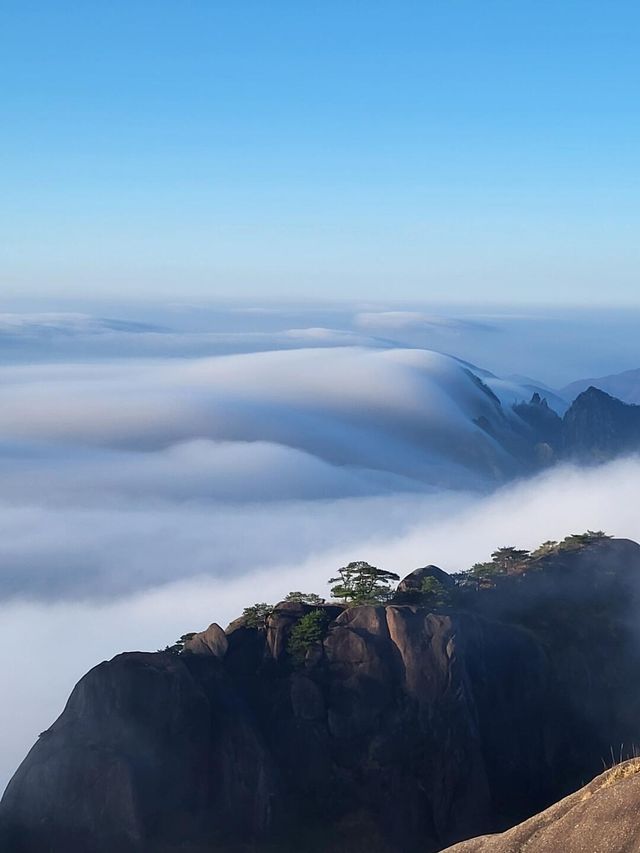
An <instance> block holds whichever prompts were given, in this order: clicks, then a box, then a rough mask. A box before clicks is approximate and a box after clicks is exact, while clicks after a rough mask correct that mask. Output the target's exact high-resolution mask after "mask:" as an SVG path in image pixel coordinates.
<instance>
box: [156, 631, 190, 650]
mask: <svg viewBox="0 0 640 853" xmlns="http://www.w3.org/2000/svg"><path fill="white" fill-rule="evenodd" d="M195 635H196V632H195V631H191V633H190V634H183V635H182V636H181V637H180V638H179V639H178V640H176V641H175V643H174V644H173V645H172V646H165V648H164V649H162V651H163V652H171V654H172V655H181V654H182V652H183V651H184V647H185V645H186V644H187V643H188V642H189V640H190V639H191V638H192V637H195Z"/></svg>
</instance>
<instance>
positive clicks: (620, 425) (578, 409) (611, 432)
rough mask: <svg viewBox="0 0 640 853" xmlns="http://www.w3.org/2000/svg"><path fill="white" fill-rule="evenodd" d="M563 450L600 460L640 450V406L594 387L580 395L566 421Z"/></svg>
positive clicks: (588, 458) (570, 409) (565, 418)
mask: <svg viewBox="0 0 640 853" xmlns="http://www.w3.org/2000/svg"><path fill="white" fill-rule="evenodd" d="M562 437H563V450H564V453H565V454H567V455H570V456H575V457H578V458H581V459H585V460H593V461H600V460H604V459H609V458H611V457H612V456H616V455H619V454H621V453H624V452H629V451H632V450H637V449H638V448H640V406H635V405H631V404H629V403H623V402H622V401H621V400H618V399H617V398H616V397H612V396H611V395H609V394H607V393H606V392H605V391H601V390H600V389H599V388H595V387H594V386H593V385H592V386H590V387H589V388H587V390H586V391H583V392H582V393H581V394H579V395H578V396H577V397H576V399H575V400H574V401H573V403H572V404H571V406H570V408H569V409H568V410H567V412H566V414H565V416H564V419H563V429H562Z"/></svg>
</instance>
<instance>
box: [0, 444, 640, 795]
mask: <svg viewBox="0 0 640 853" xmlns="http://www.w3.org/2000/svg"><path fill="white" fill-rule="evenodd" d="M639 478H640V460H639V459H637V458H632V459H627V460H620V461H617V462H613V463H610V464H608V465H606V466H602V467H599V468H593V469H589V470H580V469H577V468H572V467H566V468H562V469H556V470H554V471H551V472H549V473H547V474H545V475H544V476H540V477H537V478H535V479H533V480H529V481H525V482H521V483H518V484H514V485H511V486H509V487H505V488H503V489H500V490H499V491H497V492H496V493H494V494H492V495H485V496H482V497H479V496H478V495H477V494H464V493H462V494H460V493H458V494H453V493H444V494H438V495H424V494H415V493H414V494H405V495H403V496H398V495H392V494H387V495H384V496H379V497H375V498H371V497H359V498H350V499H345V500H342V501H328V502H326V503H324V504H323V503H312V504H303V503H301V502H298V503H295V504H293V506H290V507H286V506H284V505H281V504H280V505H278V507H277V511H276V512H275V513H274V512H273V510H274V507H271V509H270V508H268V507H267V508H266V509H265V507H264V506H261V507H257V508H251V507H248V506H247V505H244V504H243V505H239V506H237V507H235V508H231V509H227V511H226V515H224V517H223V518H221V519H219V524H220V526H219V528H216V534H217V535H218V534H219V533H220V531H221V530H222V529H223V528H225V527H228V528H229V537H228V539H227V540H226V546H221V547H220V549H219V550H216V549H215V547H213V548H212V542H213V539H211V540H209V539H208V537H207V535H206V532H205V531H206V526H207V523H215V519H214V517H213V515H212V514H209V515H208V516H207V514H206V513H203V514H202V515H201V516H200V517H198V521H197V527H198V530H199V536H200V540H199V547H195V548H194V545H196V546H197V545H198V542H197V541H196V539H195V537H194V534H193V531H191V532H190V533H186V534H183V539H180V535H179V531H178V528H179V527H180V526H181V523H182V522H183V521H184V519H180V520H179V521H178V522H176V526H175V527H172V525H171V523H170V520H169V518H167V519H166V523H167V526H166V528H165V531H164V538H162V539H161V540H160V542H159V543H158V547H157V549H156V550H155V551H152V552H151V553H149V555H148V557H149V560H150V561H153V560H154V559H160V558H161V556H160V555H161V553H162V551H163V550H164V549H166V548H169V550H170V553H172V554H175V556H176V557H177V556H178V555H180V554H181V560H182V563H181V564H182V565H183V566H184V567H185V572H184V576H183V575H182V573H178V575H177V577H175V578H174V581H173V582H172V583H170V584H168V585H166V586H156V587H155V588H146V589H144V591H142V590H141V591H138V592H137V593H135V594H131V595H129V596H127V597H119V598H117V599H110V600H105V601H102V602H97V601H95V599H93V598H88V599H87V600H84V601H82V600H75V601H69V600H61V601H58V602H57V603H50V602H44V601H24V600H21V601H20V600H14V601H12V602H5V603H4V604H3V605H0V658H2V659H1V660H0V665H1V666H2V670H3V672H4V679H3V688H4V697H5V701H4V702H3V703H2V705H1V706H0V787H1V786H2V784H3V783H4V782H6V781H8V779H9V776H10V775H11V773H12V772H13V770H14V769H15V767H16V766H17V764H18V763H19V761H20V760H21V759H22V758H23V757H24V755H25V753H26V751H27V749H28V748H29V746H30V745H31V744H32V743H33V741H34V739H35V738H36V737H37V734H38V733H39V732H40V731H41V730H43V729H44V728H46V727H47V726H48V725H49V724H50V723H51V722H52V720H53V719H54V718H55V717H56V716H57V714H59V713H60V711H61V710H62V706H63V703H64V701H65V699H66V696H67V695H68V693H69V691H70V690H71V688H72V686H73V684H74V683H75V681H76V680H77V679H78V678H79V677H80V676H81V675H82V674H83V673H84V672H85V671H86V670H87V669H88V668H89V667H91V666H93V665H94V664H96V663H97V662H98V661H99V660H101V659H104V658H107V657H111V656H112V655H114V654H116V653H117V652H119V651H122V650H125V649H147V650H155V649H157V648H159V647H163V646H164V645H166V644H168V643H170V642H172V641H173V640H174V639H175V638H176V637H177V636H179V635H180V634H182V633H184V632H185V631H188V630H199V629H202V628H204V627H206V626H207V625H208V624H209V623H210V622H211V621H214V620H215V621H218V622H220V623H222V624H225V623H227V622H228V621H230V620H231V619H232V618H234V617H235V616H236V615H238V613H240V612H241V610H242V608H243V607H244V606H245V605H247V604H249V603H252V602H254V601H255V600H257V599H259V600H266V601H276V600H278V599H279V598H281V597H283V596H284V595H285V594H286V593H287V592H288V591H289V590H291V589H306V590H309V591H311V590H315V591H317V592H320V593H326V591H327V585H326V580H327V578H328V577H330V576H332V575H333V574H334V570H335V568H337V567H338V566H340V565H343V564H344V563H345V562H347V561H349V560H351V559H367V560H369V561H371V562H373V563H375V564H377V565H379V566H381V567H383V568H386V569H390V570H392V571H396V572H398V573H400V574H404V573H406V572H408V571H410V570H411V569H413V568H415V567H416V566H418V565H424V564H426V563H430V562H433V563H436V564H439V565H441V566H443V567H444V568H445V569H447V570H449V571H453V570H457V569H461V568H467V567H468V566H470V565H471V564H472V563H473V562H475V561H476V560H478V559H483V558H486V557H488V555H489V554H490V552H491V551H492V550H493V549H494V548H495V547H496V546H498V545H506V544H517V545H520V546H523V547H528V548H531V547H534V546H535V545H537V544H539V543H540V542H541V541H543V540H546V539H548V538H560V537H562V536H564V535H565V534H567V533H570V532H576V531H582V530H585V529H587V528H604V529H605V530H607V531H608V532H610V533H612V534H615V535H617V536H627V537H630V538H634V539H640V519H638V515H637V512H636V509H635V508H636V506H637V494H638V485H637V484H638V482H639ZM309 507H312V509H309ZM280 510H282V514H280ZM291 512H293V515H291V514H290V513H291ZM80 522H81V520H79V519H78V518H76V519H75V523H76V525H78V524H80ZM147 525H148V520H147V519H145V518H144V516H143V517H142V518H135V517H134V518H133V519H132V520H131V527H130V529H129V530H128V531H127V533H126V535H125V534H124V533H123V534H121V536H122V538H123V542H124V545H125V546H126V545H129V546H130V545H131V543H132V542H133V541H134V540H135V539H136V537H138V538H139V537H140V536H142V537H144V536H145V533H146V532H147ZM80 526H81V527H82V528H83V529H82V530H81V531H80V536H81V542H82V543H83V544H86V545H87V547H90V546H91V542H92V541H93V540H94V539H95V536H94V529H95V519H94V518H93V517H92V516H91V514H89V515H88V516H87V518H86V519H84V521H82V523H81V524H80ZM37 530H38V527H37V519H34V518H27V517H25V518H23V538H24V540H25V541H26V540H27V539H28V538H29V536H31V537H32V538H33V537H34V536H36V537H37V535H38V534H37ZM159 530H160V528H156V527H153V532H154V535H158V533H159ZM294 531H295V536H294ZM78 534H79V531H78V529H77V527H76V528H75V529H73V530H69V529H67V530H66V531H65V530H64V529H63V528H61V529H59V530H58V534H57V535H58V539H57V540H56V539H55V538H53V540H52V539H51V538H49V539H48V540H47V541H43V542H42V555H43V556H42V565H43V566H46V562H47V561H46V559H45V555H48V557H49V559H50V560H51V559H54V560H55V559H56V554H57V555H58V559H60V554H61V553H63V552H64V547H65V546H64V542H65V539H66V538H67V537H69V536H72V537H75V536H77V535H78ZM291 537H293V538H291ZM2 541H3V542H4V543H5V544H6V543H7V540H6V538H4V536H3V540H2ZM146 542H147V545H148V544H149V542H150V540H149V539H147V540H146ZM99 544H102V545H104V546H105V547H107V548H108V547H109V543H108V542H107V541H104V542H103V541H102V540H99ZM227 547H228V551H227V550H225V548H227ZM182 548H184V550H182V552H181V549H182ZM60 549H62V551H61V550H60ZM171 549H174V550H173V551H171ZM81 555H82V549H81V548H79V549H78V553H77V560H78V564H77V566H76V569H77V570H78V572H80V568H81ZM169 559H170V560H171V561H172V559H173V557H170V558H169ZM234 559H235V560H236V561H237V563H242V564H243V570H242V571H238V572H233V573H231V574H230V575H227V574H217V575H212V573H211V571H210V569H211V565H212V564H216V563H217V562H221V563H225V562H226V561H227V560H231V561H233V560H234ZM194 563H195V566H196V567H197V569H198V570H199V574H198V575H192V570H193V568H194ZM146 565H147V564H146V563H144V562H143V561H141V562H140V564H139V565H138V566H137V567H135V566H130V568H129V571H138V570H139V571H141V572H145V570H146V569H145V566H146ZM111 568H112V569H113V570H115V571H117V570H118V567H117V566H115V565H113V563H112V564H111ZM16 709H20V713H19V714H18V713H16Z"/></svg>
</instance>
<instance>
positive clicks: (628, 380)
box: [559, 368, 640, 403]
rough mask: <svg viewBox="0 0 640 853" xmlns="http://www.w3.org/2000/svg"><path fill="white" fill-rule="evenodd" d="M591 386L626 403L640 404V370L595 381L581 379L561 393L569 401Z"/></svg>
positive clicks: (602, 377) (615, 374)
mask: <svg viewBox="0 0 640 853" xmlns="http://www.w3.org/2000/svg"><path fill="white" fill-rule="evenodd" d="M591 386H593V387H594V388H598V389H599V390H600V391H606V392H607V394H611V396H612V397H617V398H618V399H619V400H622V401H623V402H624V403H640V368H636V369H634V370H625V371H624V372H622V373H612V374H610V375H608V376H600V377H598V378H595V379H580V380H578V381H576V382H571V383H570V384H569V385H566V386H565V387H564V388H563V389H562V390H561V391H560V392H559V393H560V395H561V396H562V397H565V398H566V399H567V400H573V399H575V398H576V397H577V396H578V394H581V393H582V392H583V391H586V390H587V388H589V387H591Z"/></svg>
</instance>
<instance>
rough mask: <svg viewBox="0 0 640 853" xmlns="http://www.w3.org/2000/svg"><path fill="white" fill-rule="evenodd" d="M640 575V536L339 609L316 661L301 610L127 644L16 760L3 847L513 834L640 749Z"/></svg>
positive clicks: (228, 852)
mask: <svg viewBox="0 0 640 853" xmlns="http://www.w3.org/2000/svg"><path fill="white" fill-rule="evenodd" d="M419 571H420V572H421V573H423V574H425V576H427V577H437V576H438V575H437V573H438V570H437V569H436V567H433V566H429V567H426V568H425V569H422V570H419ZM639 579H640V546H638V545H636V544H635V543H632V542H629V541H626V540H607V539H604V540H598V541H595V542H590V543H588V544H586V545H584V546H583V547H579V548H576V549H575V550H567V551H563V552H558V551H554V552H552V553H549V554H546V555H544V556H542V557H540V558H539V559H536V560H534V561H532V562H531V563H530V565H529V567H528V569H527V571H526V572H521V573H519V574H518V575H517V576H513V577H511V578H505V579H503V582H502V583H500V584H495V585H494V586H492V587H491V588H490V589H480V588H479V589H478V590H476V591H473V590H467V591H463V592H462V594H461V595H459V597H458V599H457V600H454V601H453V602H450V603H449V604H447V605H443V606H441V607H438V608H436V609H435V612H432V608H427V607H424V606H421V605H420V604H419V603H413V604H401V603H392V604H389V605H387V606H379V607H373V606H363V607H355V608H350V609H344V608H342V607H340V606H335V605H327V606H325V607H324V608H323V609H324V610H325V613H326V622H327V625H326V631H325V636H324V638H323V639H322V640H321V641H318V642H315V643H313V644H311V645H310V646H309V648H308V649H307V651H306V656H305V657H304V659H303V660H298V661H294V660H293V659H292V656H291V655H290V654H289V651H288V638H289V636H290V633H291V630H292V628H293V626H295V625H296V624H297V623H298V622H299V620H300V619H301V617H302V616H303V615H304V614H305V613H308V612H309V611H310V610H311V609H312V608H311V607H309V606H308V605H304V604H292V603H283V604H281V605H279V606H278V607H277V608H276V609H275V611H274V612H273V614H272V615H271V616H270V617H269V618H268V620H267V621H266V623H265V624H264V625H260V626H257V627H255V626H252V625H250V624H247V622H246V620H242V619H240V620H237V621H236V622H235V623H232V625H231V626H230V627H229V629H227V631H226V632H223V631H222V630H221V629H220V628H218V626H215V625H213V626H211V627H210V628H209V629H207V631H206V632H203V633H202V634H198V635H196V636H195V637H193V638H192V639H191V640H189V641H188V642H187V644H186V646H185V649H184V651H182V652H181V653H180V654H175V653H171V652H160V653H154V654H148V653H139V652H136V653H129V654H123V655H119V656H118V657H116V658H114V659H113V660H111V661H108V662H105V663H102V664H100V665H99V666H97V667H96V668H95V669H93V670H91V672H89V673H88V674H87V675H86V676H85V677H84V678H83V679H82V680H81V681H80V683H79V684H78V685H77V687H76V688H75V690H74V691H73V693H72V695H71V697H70V699H69V702H68V704H67V707H66V708H65V710H64V712H63V714H62V715H61V717H60V718H59V719H58V720H57V721H56V722H55V723H54V724H53V725H52V727H51V728H50V729H49V730H48V731H46V732H44V733H43V734H42V735H41V736H40V738H39V740H38V742H37V743H36V744H35V746H34V747H33V749H32V750H31V752H30V753H29V755H28V756H27V758H26V759H25V761H24V762H23V764H22V766H21V767H20V768H19V770H18V771H17V773H16V775H15V776H14V778H13V780H12V782H11V783H10V785H9V787H8V789H7V791H6V793H5V796H4V798H3V800H2V804H1V805H0V849H2V850H8V851H11V853H45V851H46V853H114V851H118V852H119V853H178V851H181V853H222V851H224V853H233V851H255V853H267V852H268V851H271V853H276V851H278V853H280V851H282V853H285V851H301V850H304V851H309V853H313V851H318V853H320V851H322V852H323V853H331V851H335V853H338V851H340V853H358V851H361V850H362V851H364V850H367V851H373V853H376V851H378V853H413V851H421V853H429V851H435V850H439V849H441V848H443V847H445V846H446V845H448V844H452V843H454V842H455V841H457V840H460V839H464V838H469V837H472V836H476V835H480V834H482V833H487V832H495V831H497V830H503V829H506V828H507V827H509V826H513V825H514V824H516V823H517V822H519V821H521V820H523V819H525V818H527V817H528V816H530V815H531V814H533V813H535V812H536V811H539V810H541V809H543V808H544V807H546V806H547V805H549V804H550V803H551V802H553V801H555V800H557V799H558V798H559V797H562V796H564V795H565V794H567V793H568V792H570V791H571V790H575V789H576V788H577V787H579V785H580V784H581V783H582V781H583V780H584V779H586V778H590V777H591V776H593V775H594V774H595V773H596V772H597V771H598V768H599V767H600V768H601V766H602V764H601V762H602V758H603V757H604V756H606V755H608V753H609V748H610V746H611V745H612V744H615V745H616V748H618V745H619V744H621V743H628V744H631V743H633V742H635V743H639V742H640V688H638V687H637V678H636V675H637V671H638V664H639V663H640V660H639V656H638V644H637V638H636V635H635V630H636V629H635V623H634V619H633V618H632V617H633V616H634V615H635V612H636V611H635V608H636V607H637V603H638V596H637V585H638V580H639ZM414 581H416V578H415V577H414ZM414 581H409V582H408V583H405V585H404V587H403V589H402V590H400V593H399V599H398V600H399V601H401V600H402V598H401V596H402V595H406V594H407V593H415V592H416V583H415V582H414Z"/></svg>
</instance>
